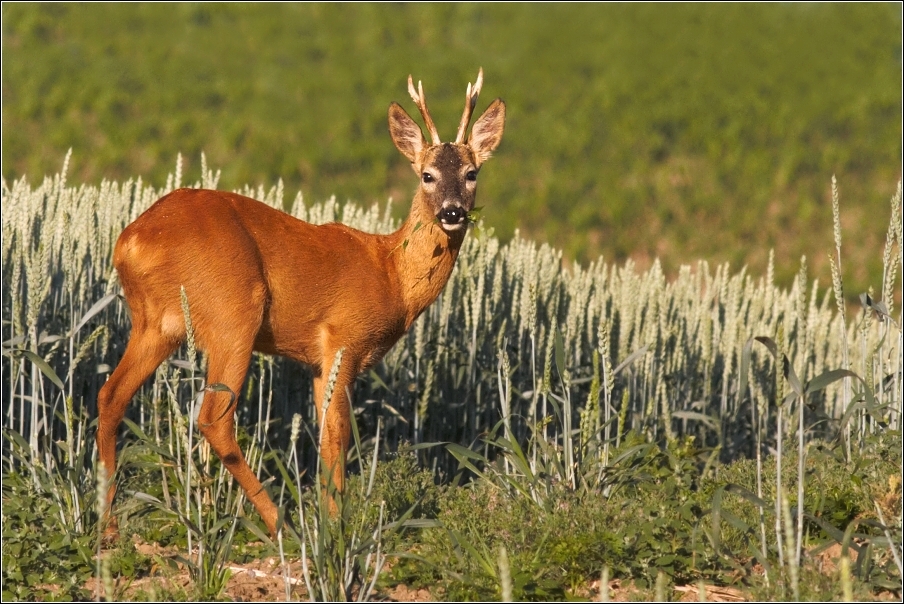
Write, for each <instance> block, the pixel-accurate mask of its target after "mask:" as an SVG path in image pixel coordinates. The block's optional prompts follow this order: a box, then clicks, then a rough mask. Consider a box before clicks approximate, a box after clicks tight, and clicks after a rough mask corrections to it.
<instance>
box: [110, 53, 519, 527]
mask: <svg viewBox="0 0 904 604" xmlns="http://www.w3.org/2000/svg"><path fill="white" fill-rule="evenodd" d="M482 82H483V70H480V72H479V73H478V76H477V81H476V82H475V84H474V86H473V88H472V87H471V84H468V89H467V94H466V99H465V109H464V114H463V115H462V118H461V122H460V124H459V127H458V135H457V136H456V138H455V142H454V143H443V142H441V141H440V138H439V134H438V133H437V130H436V126H435V125H434V123H433V120H432V118H431V117H430V114H429V112H428V111H427V103H426V100H425V98H424V91H423V88H422V87H421V85H420V83H418V88H417V89H415V87H414V85H413V82H412V80H411V76H409V77H408V92H409V94H410V95H411V97H412V99H414V102H415V104H416V105H417V108H418V109H419V110H420V113H421V116H422V117H423V119H424V122H425V123H426V126H427V130H428V131H429V133H430V138H431V142H430V143H429V144H428V143H427V141H426V139H425V138H424V135H423V132H422V131H421V129H420V127H419V126H418V125H417V124H416V123H415V121H414V120H413V119H412V118H411V117H410V116H409V115H408V114H407V113H406V112H405V110H404V109H402V107H401V106H400V105H398V104H397V103H392V104H390V106H389V133H390V136H391V137H392V141H393V142H394V143H395V146H396V147H397V148H398V150H399V151H400V152H401V153H402V155H404V156H405V157H406V158H408V160H409V161H410V162H411V166H412V167H413V168H414V171H415V172H416V173H417V174H418V176H419V177H420V185H419V186H418V189H417V192H416V193H415V195H414V200H413V202H412V205H411V211H410V213H409V215H408V218H407V219H406V220H405V222H404V223H403V224H402V226H401V228H400V229H399V230H398V231H396V232H395V233H392V234H390V235H374V234H370V233H364V232H361V231H358V230H356V229H353V228H351V227H348V226H345V225H343V224H338V223H330V224H324V225H319V226H316V225H313V224H309V223H306V222H303V221H301V220H297V219H295V218H293V217H292V216H289V215H288V214H285V213H283V212H280V211H278V210H275V209H273V208H271V207H269V206H267V205H265V204H263V203H261V202H259V201H255V200H253V199H249V198H247V197H243V196H241V195H236V194H234V193H226V192H222V191H208V190H194V189H179V190H176V191H173V192H172V193H170V194H168V195H166V196H165V197H162V198H161V199H159V200H158V201H157V202H156V203H154V205H152V206H151V207H150V208H149V209H148V210H147V211H146V212H144V213H143V214H142V215H141V216H139V217H138V218H137V219H136V220H135V222H133V223H132V224H130V225H129V226H128V227H126V229H125V230H124V231H123V232H122V235H120V237H119V240H118V241H117V242H116V248H115V251H114V255H113V263H114V265H115V266H116V270H117V271H118V273H119V279H120V282H121V284H122V288H123V291H124V293H125V297H126V300H127V302H128V305H129V308H130V309H131V313H132V334H131V337H130V339H129V343H128V345H127V346H126V350H125V354H124V355H123V357H122V360H121V361H120V363H119V366H118V367H116V370H115V371H114V372H113V374H112V375H111V376H110V379H109V380H108V381H107V383H106V384H105V385H104V386H103V388H101V390H100V393H99V395H98V398H97V410H98V426H97V448H98V453H99V457H100V462H101V463H103V464H104V466H105V467H106V468H107V471H108V472H110V473H111V475H112V473H113V471H114V469H115V468H116V436H117V432H118V429H119V425H120V423H121V422H122V419H123V416H124V415H125V410H126V406H127V405H128V403H129V401H130V399H131V398H132V396H133V395H134V394H135V392H136V391H137V390H138V388H139V387H140V386H141V384H142V383H144V381H145V380H146V379H147V378H148V377H149V376H150V375H151V374H152V373H153V372H154V370H155V369H156V368H157V366H158V365H160V364H161V363H162V362H163V361H164V360H165V359H166V358H167V357H169V356H170V354H171V353H172V352H173V351H174V350H175V349H176V348H177V347H178V346H180V345H181V344H182V343H183V342H184V341H185V338H186V329H185V321H184V316H183V312H182V308H181V297H180V288H181V287H184V288H185V292H186V294H187V297H188V301H189V307H190V313H191V320H192V324H193V328H194V334H195V339H196V343H197V347H198V348H199V349H201V350H204V351H206V352H207V355H208V363H207V364H208V371H207V383H208V384H215V383H220V384H224V385H225V386H227V387H228V388H229V389H231V391H232V392H231V393H230V392H226V391H225V390H215V389H211V390H209V391H207V392H206V393H205V395H204V400H203V403H202V406H201V411H200V415H199V417H198V426H199V429H200V431H201V433H202V434H203V435H204V437H205V438H206V439H207V441H208V442H209V443H210V445H211V447H212V448H213V450H214V451H215V452H216V454H217V455H218V456H219V457H220V459H221V460H222V462H223V464H224V465H225V466H226V468H227V469H228V470H229V471H230V472H231V473H232V475H233V476H235V478H236V480H238V482H239V484H240V485H241V486H242V488H243V489H244V490H245V493H246V494H247V496H248V498H249V499H250V500H251V502H252V503H253V504H254V506H255V507H256V508H257V511H258V512H259V513H260V515H261V517H262V518H263V520H264V523H265V524H266V525H267V528H268V529H269V530H270V533H271V534H273V535H275V534H276V531H277V526H276V522H277V509H276V506H274V505H273V502H272V501H271V500H270V497H269V496H268V495H267V493H266V491H265V490H264V489H263V487H262V485H261V483H260V481H258V479H257V477H256V476H255V475H254V473H253V472H252V471H251V469H250V468H249V467H248V464H247V463H246V461H245V458H244V456H243V455H242V451H241V449H240V448H239V446H238V443H236V440H235V429H234V428H235V426H234V421H235V419H234V410H235V406H236V403H237V400H236V394H237V393H239V392H240V391H241V388H242V383H243V382H244V381H245V374H246V373H247V370H248V365H249V362H250V359H251V353H252V351H260V352H264V353H267V354H276V355H281V356H284V357H288V358H290V359H294V360H296V361H299V362H301V363H304V364H305V365H308V366H310V367H311V369H312V371H313V375H314V403H315V405H316V407H317V418H318V421H321V422H322V423H323V425H322V426H321V434H322V437H321V455H322V456H323V460H324V464H325V468H326V475H327V476H329V475H331V477H332V480H333V483H334V484H335V486H336V487H337V489H338V490H339V491H341V490H342V488H343V485H344V481H345V455H346V452H347V450H348V442H349V435H350V421H351V417H350V401H349V398H348V392H349V390H350V388H351V386H352V383H353V381H354V379H355V377H356V376H357V375H358V373H360V372H361V371H362V370H364V369H367V368H368V367H371V366H373V365H374V364H375V363H376V362H377V361H379V360H380V359H381V358H382V357H383V355H384V354H385V353H386V352H387V351H388V350H389V349H390V348H391V347H392V345H393V344H395V343H396V341H397V340H398V339H399V338H400V337H401V336H402V335H403V334H404V333H405V332H406V330H408V328H409V327H410V326H411V324H412V322H414V320H415V319H416V318H417V317H418V315H420V314H421V313H422V312H423V311H424V310H425V309H426V308H427V306H429V305H430V304H431V303H432V302H433V301H434V300H435V299H436V297H437V296H438V295H439V293H440V292H441V291H442V289H443V287H444V286H445V284H446V281H448V279H449V275H450V273H451V272H452V268H453V266H454V264H455V260H456V258H457V257H458V252H459V249H460V248H461V245H462V242H463V241H464V238H465V234H466V232H467V225H468V221H469V219H468V212H470V211H471V210H472V209H473V208H474V196H475V193H476V187H477V173H478V172H479V170H480V167H481V165H482V164H483V162H484V161H486V160H487V158H489V157H490V154H491V153H492V152H493V151H494V150H495V149H496V147H497V146H498V145H499V142H500V140H501V139H502V131H503V127H504V122H505V103H503V101H502V100H501V99H496V100H495V101H493V103H492V104H490V106H489V107H488V108H487V110H486V111H485V112H484V113H483V115H481V116H480V118H479V119H478V120H477V121H476V122H475V123H474V127H473V128H472V130H471V134H470V136H469V137H466V134H467V129H468V124H469V123H470V121H471V114H472V113H473V111H474V107H475V105H476V104H477V96H478V94H479V93H480V88H481V84H482ZM339 349H343V355H342V363H341V367H340V370H339V373H338V379H337V381H336V384H335V388H334V389H333V394H332V398H331V399H330V402H329V405H328V407H327V411H326V415H325V417H324V416H323V415H322V414H321V411H322V406H323V397H324V394H325V387H326V381H327V378H328V376H329V372H330V368H331V367H332V363H333V359H334V356H335V354H336V352H337V351H338V350H339ZM233 393H236V394H233ZM111 484H112V483H111ZM114 493H115V485H113V486H111V487H110V490H109V492H108V494H107V501H108V506H107V509H108V510H109V509H110V505H109V504H112V502H113V496H114ZM115 531H116V528H115V521H112V520H111V524H110V529H109V532H115Z"/></svg>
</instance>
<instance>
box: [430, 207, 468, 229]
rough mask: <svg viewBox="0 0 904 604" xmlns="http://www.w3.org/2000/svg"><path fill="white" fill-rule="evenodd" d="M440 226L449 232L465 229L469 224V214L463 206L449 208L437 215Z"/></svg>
mask: <svg viewBox="0 0 904 604" xmlns="http://www.w3.org/2000/svg"><path fill="white" fill-rule="evenodd" d="M436 218H437V219H438V220H439V222H440V224H441V225H443V228H444V229H445V230H447V231H457V230H459V229H463V228H464V227H466V226H467V224H468V213H467V212H465V209H464V208H463V207H461V206H448V207H445V208H443V209H442V210H440V212H439V214H437V215H436Z"/></svg>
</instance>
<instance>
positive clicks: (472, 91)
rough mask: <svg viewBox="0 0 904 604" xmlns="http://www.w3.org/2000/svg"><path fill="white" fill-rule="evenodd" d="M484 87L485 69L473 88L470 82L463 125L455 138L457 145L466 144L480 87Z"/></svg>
mask: <svg viewBox="0 0 904 604" xmlns="http://www.w3.org/2000/svg"><path fill="white" fill-rule="evenodd" d="M481 86H483V67H481V68H480V71H479V72H477V82H475V83H474V87H473V88H471V83H470V82H468V91H467V92H466V93H465V112H464V113H463V114H462V116H461V123H460V124H459V125H458V135H457V136H456V137H455V144H457V145H460V144H461V143H463V142H465V134H466V133H467V130H468V123H470V121H471V114H472V113H474V107H475V106H476V105H477V97H478V96H480V87H481Z"/></svg>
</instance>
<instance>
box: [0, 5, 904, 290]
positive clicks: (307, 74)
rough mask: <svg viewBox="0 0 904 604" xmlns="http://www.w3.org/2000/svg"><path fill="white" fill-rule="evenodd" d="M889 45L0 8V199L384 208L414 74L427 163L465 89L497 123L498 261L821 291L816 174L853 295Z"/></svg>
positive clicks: (864, 31)
mask: <svg viewBox="0 0 904 604" xmlns="http://www.w3.org/2000/svg"><path fill="white" fill-rule="evenodd" d="M901 27H902V22H901V13H900V11H899V10H898V9H897V7H896V6H895V5H893V4H891V3H887V4H882V3H872V4H806V5H798V4H781V5H778V4H770V5H747V4H737V5H666V6H660V5H646V6H643V5H641V6H635V5H570V6H569V5H562V6H559V5H467V4H461V5H429V4H424V5H355V6H352V5H347V6H346V5H322V4H312V5H266V6H255V5H245V4H234V5H198V4H176V5H170V6H157V5H153V4H121V5H90V4H88V5H82V4H11V5H4V6H3V55H4V59H3V64H2V83H3V115H2V120H3V141H2V150H3V154H2V155H3V157H2V174H3V176H4V177H5V178H6V179H7V180H11V179H12V178H14V177H15V176H17V175H21V174H28V175H29V176H30V177H31V178H32V179H36V178H39V177H40V176H41V175H43V174H50V173H55V172H56V171H58V170H59V168H60V162H61V159H62V157H63V156H64V155H65V153H66V151H67V150H68V149H69V148H70V147H71V148H73V150H74V159H73V162H72V170H73V176H74V177H75V178H76V179H78V180H79V181H80V182H91V183H95V184H96V183H98V182H99V181H100V180H101V179H103V178H108V179H118V180H125V179H126V178H128V177H129V176H131V175H133V174H142V175H143V176H144V177H145V178H146V179H147V180H148V181H149V182H152V183H154V184H155V185H157V186H160V185H162V184H163V179H164V178H165V177H166V174H167V173H168V172H169V171H170V170H172V166H173V164H174V159H175V157H176V154H177V153H179V152H181V153H182V154H183V155H184V157H185V158H186V160H187V161H188V162H189V164H188V168H189V169H191V170H197V162H198V159H199V157H200V153H201V152H202V151H203V152H205V153H206V154H207V157H208V158H209V160H210V162H211V165H214V166H222V167H223V178H222V181H221V182H222V184H223V186H225V187H227V188H235V187H238V186H243V185H244V184H245V183H252V184H254V185H257V184H260V183H264V184H269V183H272V182H275V180H276V179H277V178H283V179H284V180H285V185H286V189H287V190H288V191H290V192H292V194H294V192H295V191H297V190H300V191H302V192H303V193H304V194H305V196H306V197H307V198H308V199H312V200H321V199H326V198H327V197H328V196H329V195H332V194H335V195H336V196H337V198H338V199H339V200H340V201H341V202H344V201H345V200H347V199H352V200H355V201H356V202H358V203H363V204H370V203H372V202H374V201H377V202H380V203H382V202H383V200H385V199H386V198H387V197H390V196H391V197H393V198H394V199H396V200H407V199H409V197H410V194H411V190H412V186H413V180H411V178H412V177H411V174H410V172H409V170H408V167H407V165H406V162H405V161H404V159H403V158H402V157H401V156H400V155H399V154H398V153H397V152H396V150H395V149H394V148H393V146H392V145H391V144H390V142H389V139H388V137H387V127H386V108H387V106H388V104H389V102H390V101H392V100H396V101H400V102H402V103H403V104H406V105H407V106H409V107H410V104H408V99H407V94H406V93H405V78H406V77H407V75H408V74H409V73H411V74H413V75H414V77H415V79H421V80H423V82H424V86H425V90H426V92H427V95H428V97H429V99H430V106H431V108H432V110H433V112H434V115H435V117H436V118H437V121H438V122H437V123H438V125H439V128H440V132H441V134H444V135H445V136H447V137H448V136H449V135H450V132H451V128H452V127H454V124H456V123H457V121H458V116H459V115H460V112H461V100H462V99H461V97H462V92H463V91H464V87H465V84H466V82H468V81H472V80H473V79H474V77H475V76H476V73H477V68H478V67H480V66H483V67H484V69H485V70H486V74H487V78H486V87H485V89H484V99H483V100H482V101H481V104H482V106H485V105H486V103H488V102H489V101H490V100H491V99H492V98H494V97H496V96H501V97H503V98H505V99H506V101H507V103H508V108H509V110H508V117H509V123H508V124H507V129H506V135H505V139H504V141H503V146H502V148H501V149H500V150H499V152H498V154H497V158H496V159H494V161H493V165H492V169H490V170H487V171H486V174H485V176H482V177H481V182H482V184H481V194H480V196H481V200H482V201H481V204H482V205H484V206H485V207H486V211H485V214H484V215H485V217H486V219H487V223H488V224H490V225H492V226H493V227H494V228H495V230H496V233H497V234H498V235H499V236H500V237H501V238H502V240H503V241H508V240H509V239H510V238H511V237H512V236H513V233H514V231H515V229H516V228H520V230H521V233H522V234H524V235H527V236H529V237H531V238H534V239H537V240H541V241H548V242H550V243H551V244H553V245H555V246H556V247H557V248H559V249H562V250H563V251H564V253H565V255H566V257H568V258H574V259H578V260H581V261H584V262H587V261H589V260H593V259H595V258H596V257H597V256H598V255H599V254H602V255H603V256H604V257H605V258H606V259H607V261H610V262H611V261H617V262H623V261H624V260H625V259H627V258H629V257H630V258H633V259H635V260H636V261H637V262H639V265H640V266H641V267H642V268H648V267H649V266H650V265H651V264H652V262H653V259H654V258H656V257H658V258H660V260H661V262H662V263H663V268H664V270H665V271H666V273H667V274H669V275H670V276H674V275H675V274H676V272H677V270H678V268H679V267H680V265H681V264H685V263H688V262H691V261H694V260H697V259H701V258H702V259H707V260H709V261H710V262H711V263H713V264H721V263H722V262H725V261H729V262H731V263H732V265H733V266H734V267H736V270H737V268H739V267H740V266H742V265H744V264H748V265H750V266H751V268H752V269H753V270H755V271H756V272H757V273H763V272H765V271H766V266H767V259H768V254H769V250H770V249H774V250H775V254H776V256H775V257H776V260H777V262H776V269H775V270H776V278H777V279H778V281H779V283H781V284H783V285H784V286H789V285H790V283H791V282H792V280H793V277H794V275H795V273H796V266H797V261H798V260H799V258H800V257H801V256H802V255H806V256H807V257H808V259H809V263H810V267H811V270H813V271H815V274H816V275H817V276H818V277H820V278H821V279H822V280H823V282H825V281H827V280H828V278H829V272H828V266H827V263H826V254H827V252H828V251H829V250H830V249H832V244H831V241H832V240H831V236H830V233H831V229H830V224H831V221H830V216H829V214H828V213H827V212H826V211H825V207H827V204H828V202H829V200H830V193H829V187H828V183H829V179H830V177H831V175H832V174H836V175H837V176H838V178H839V180H840V182H841V183H843V188H842V194H843V198H844V202H845V207H846V209H847V210H846V216H845V223H844V227H845V254H846V258H847V262H846V263H845V266H844V267H843V269H844V277H845V280H846V282H847V283H848V284H849V285H850V286H851V289H852V291H854V292H858V291H863V290H865V289H866V288H867V286H868V285H869V284H870V283H871V282H872V280H873V275H875V274H877V273H878V271H880V270H881V265H880V262H879V259H878V255H877V254H875V253H873V250H875V249H878V248H879V246H880V245H881V241H882V236H883V234H884V225H883V224H880V223H877V222H876V221H874V220H873V219H872V218H873V217H874V216H876V215H885V213H886V211H885V209H884V208H885V207H886V206H885V205H884V204H885V200H887V199H888V197H889V196H890V195H891V194H892V193H893V190H891V188H890V183H894V182H895V181H896V180H897V179H898V178H899V177H900V166H901V158H902V147H901V136H902V124H901V92H900V91H901V86H902V81H901ZM702 234H705V236H701V235H702Z"/></svg>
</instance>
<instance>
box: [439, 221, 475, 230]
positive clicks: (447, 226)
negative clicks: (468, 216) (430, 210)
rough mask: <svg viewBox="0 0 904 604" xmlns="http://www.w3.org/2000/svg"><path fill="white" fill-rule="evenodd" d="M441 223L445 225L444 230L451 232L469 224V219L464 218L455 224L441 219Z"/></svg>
mask: <svg viewBox="0 0 904 604" xmlns="http://www.w3.org/2000/svg"><path fill="white" fill-rule="evenodd" d="M439 223H440V224H441V225H442V226H443V230H444V231H448V232H450V233H451V232H453V231H460V230H462V229H464V228H466V227H467V226H468V221H467V220H462V221H461V222H456V223H455V224H451V223H448V222H446V221H444V220H440V221H439Z"/></svg>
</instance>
